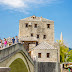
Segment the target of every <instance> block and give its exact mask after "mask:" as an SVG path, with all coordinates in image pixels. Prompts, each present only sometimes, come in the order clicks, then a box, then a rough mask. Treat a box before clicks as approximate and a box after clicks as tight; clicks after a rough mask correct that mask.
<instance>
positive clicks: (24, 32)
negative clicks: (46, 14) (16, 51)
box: [19, 16, 54, 45]
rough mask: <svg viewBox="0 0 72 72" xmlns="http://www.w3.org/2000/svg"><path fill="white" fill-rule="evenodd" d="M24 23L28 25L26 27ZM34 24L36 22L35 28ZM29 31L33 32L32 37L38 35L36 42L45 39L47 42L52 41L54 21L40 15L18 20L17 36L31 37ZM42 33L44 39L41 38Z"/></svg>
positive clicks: (51, 42) (50, 42)
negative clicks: (44, 36)
mask: <svg viewBox="0 0 72 72" xmlns="http://www.w3.org/2000/svg"><path fill="white" fill-rule="evenodd" d="M26 23H28V27H27V28H26ZM35 24H37V28H35V27H34V26H35ZM47 24H50V28H47ZM31 33H33V37H36V38H37V35H39V38H38V42H39V43H41V42H42V41H46V42H48V43H49V44H51V45H52V44H53V43H54V21H51V20H48V19H45V18H42V17H36V16H35V18H33V17H28V18H25V19H21V20H20V21H19V38H20V37H22V36H24V37H26V36H28V37H31ZM43 35H46V39H43Z"/></svg>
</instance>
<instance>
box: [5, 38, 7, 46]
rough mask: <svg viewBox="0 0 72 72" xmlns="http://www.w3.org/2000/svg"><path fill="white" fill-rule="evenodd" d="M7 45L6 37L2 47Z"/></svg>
mask: <svg viewBox="0 0 72 72" xmlns="http://www.w3.org/2000/svg"><path fill="white" fill-rule="evenodd" d="M6 46H7V41H6V39H5V41H4V47H6Z"/></svg>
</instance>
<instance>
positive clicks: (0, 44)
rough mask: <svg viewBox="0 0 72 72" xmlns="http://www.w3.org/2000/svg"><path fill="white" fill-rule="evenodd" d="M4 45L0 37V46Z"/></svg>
mask: <svg viewBox="0 0 72 72" xmlns="http://www.w3.org/2000/svg"><path fill="white" fill-rule="evenodd" d="M1 47H2V40H1V39H0V48H1Z"/></svg>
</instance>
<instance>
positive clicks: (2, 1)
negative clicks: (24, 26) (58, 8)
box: [0, 0, 56, 11]
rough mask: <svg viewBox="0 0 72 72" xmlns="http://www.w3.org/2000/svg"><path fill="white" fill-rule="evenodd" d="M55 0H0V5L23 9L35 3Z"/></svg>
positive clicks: (33, 5)
mask: <svg viewBox="0 0 72 72" xmlns="http://www.w3.org/2000/svg"><path fill="white" fill-rule="evenodd" d="M53 1H56V0H0V6H3V7H4V8H8V9H14V10H19V11H21V10H22V11H25V10H26V9H29V8H31V7H33V8H34V7H35V6H36V5H44V4H50V3H52V2H53Z"/></svg>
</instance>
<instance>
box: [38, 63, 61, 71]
mask: <svg viewBox="0 0 72 72" xmlns="http://www.w3.org/2000/svg"><path fill="white" fill-rule="evenodd" d="M56 65H57V63H56V62H38V72H60V66H59V65H60V64H59V63H58V67H57V66H56ZM56 67H57V68H56Z"/></svg>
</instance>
